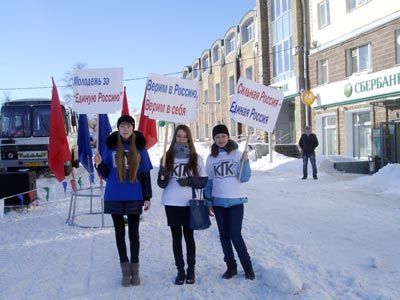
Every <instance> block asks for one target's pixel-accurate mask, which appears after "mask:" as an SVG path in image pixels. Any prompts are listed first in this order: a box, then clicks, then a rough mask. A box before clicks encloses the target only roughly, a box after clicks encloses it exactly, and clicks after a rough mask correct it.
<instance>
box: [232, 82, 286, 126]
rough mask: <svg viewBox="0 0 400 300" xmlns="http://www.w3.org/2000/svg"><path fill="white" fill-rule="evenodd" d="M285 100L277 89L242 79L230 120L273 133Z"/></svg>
mask: <svg viewBox="0 0 400 300" xmlns="http://www.w3.org/2000/svg"><path fill="white" fill-rule="evenodd" d="M283 98H284V95H283V93H282V92H281V91H279V90H277V89H274V88H271V87H268V86H265V85H263V84H260V83H256V82H254V81H251V80H249V79H246V78H243V77H240V78H239V80H238V82H237V85H236V91H235V95H234V97H233V101H232V104H231V106H230V108H229V115H230V118H231V119H233V120H235V121H237V122H240V123H242V124H246V125H248V126H251V127H254V128H257V129H260V130H263V131H273V130H274V128H275V124H276V120H277V119H278V115H279V112H280V110H281V107H282V103H283Z"/></svg>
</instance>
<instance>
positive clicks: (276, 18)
mask: <svg viewBox="0 0 400 300" xmlns="http://www.w3.org/2000/svg"><path fill="white" fill-rule="evenodd" d="M271 3H272V6H271V14H272V19H273V21H272V23H271V27H272V31H271V33H272V57H273V61H272V65H273V66H272V72H273V79H272V81H273V83H275V82H279V81H282V80H285V79H288V78H291V77H293V76H294V61H293V54H292V48H293V42H292V35H293V34H292V27H293V26H292V16H291V8H290V3H291V1H290V0H272V1H271Z"/></svg>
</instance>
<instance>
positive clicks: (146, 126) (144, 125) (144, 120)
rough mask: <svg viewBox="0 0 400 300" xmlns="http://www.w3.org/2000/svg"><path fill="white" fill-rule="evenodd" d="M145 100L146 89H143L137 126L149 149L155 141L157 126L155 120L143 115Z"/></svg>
mask: <svg viewBox="0 0 400 300" xmlns="http://www.w3.org/2000/svg"><path fill="white" fill-rule="evenodd" d="M145 101H146V89H145V90H144V97H143V102H142V111H141V112H140V120H139V128H138V130H139V131H140V132H141V133H143V135H144V137H145V138H146V149H150V148H151V147H152V146H154V145H155V144H156V143H157V128H156V120H153V119H149V117H148V116H145V115H144V104H145Z"/></svg>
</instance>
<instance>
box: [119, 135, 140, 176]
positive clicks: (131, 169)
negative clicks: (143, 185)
mask: <svg viewBox="0 0 400 300" xmlns="http://www.w3.org/2000/svg"><path fill="white" fill-rule="evenodd" d="M125 156H126V157H127V159H128V173H129V182H130V183H134V182H136V179H137V178H136V177H137V171H138V169H139V164H140V153H139V151H138V149H137V147H136V135H135V133H134V132H133V133H132V135H131V137H130V142H129V152H128V154H127V155H126V154H125V150H124V145H123V142H122V137H121V135H120V134H118V142H117V156H116V162H117V171H118V179H119V181H120V182H122V183H125V181H126V164H125Z"/></svg>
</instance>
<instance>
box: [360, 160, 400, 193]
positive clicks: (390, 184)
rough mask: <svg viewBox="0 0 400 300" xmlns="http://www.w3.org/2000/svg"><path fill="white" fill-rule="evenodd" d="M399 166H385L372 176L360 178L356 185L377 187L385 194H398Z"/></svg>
mask: <svg viewBox="0 0 400 300" xmlns="http://www.w3.org/2000/svg"><path fill="white" fill-rule="evenodd" d="M399 178H400V164H387V165H386V166H384V167H383V168H382V169H380V170H379V171H378V172H377V173H375V174H374V175H372V176H366V177H360V178H358V179H356V180H355V182H356V183H359V184H363V185H374V186H379V187H381V188H382V189H384V190H386V191H387V192H390V191H391V192H393V193H400V192H399V189H398V186H399Z"/></svg>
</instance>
